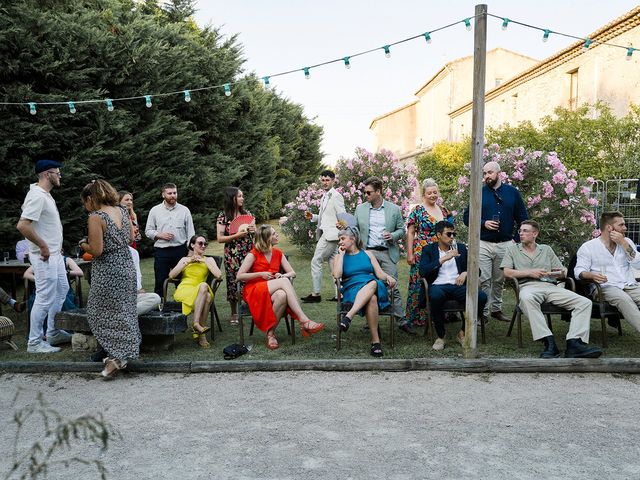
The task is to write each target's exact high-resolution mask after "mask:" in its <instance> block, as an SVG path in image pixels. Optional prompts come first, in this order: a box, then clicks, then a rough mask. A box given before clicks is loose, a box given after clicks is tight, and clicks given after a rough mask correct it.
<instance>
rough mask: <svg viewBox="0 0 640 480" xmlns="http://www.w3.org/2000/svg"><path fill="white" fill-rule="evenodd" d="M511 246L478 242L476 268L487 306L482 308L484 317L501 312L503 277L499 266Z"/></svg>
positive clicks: (503, 243) (506, 243)
mask: <svg viewBox="0 0 640 480" xmlns="http://www.w3.org/2000/svg"><path fill="white" fill-rule="evenodd" d="M512 244H513V240H509V241H508V242H500V243H491V242H485V241H484V240H480V255H479V256H478V266H479V267H480V290H482V291H483V292H484V293H486V294H487V305H486V306H485V307H484V312H483V313H484V315H488V314H489V312H491V313H493V312H500V311H502V290H503V286H504V275H503V274H502V270H500V264H501V263H502V259H503V258H504V254H505V253H506V252H507V248H509V246H510V245H512Z"/></svg>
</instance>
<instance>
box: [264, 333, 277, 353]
mask: <svg viewBox="0 0 640 480" xmlns="http://www.w3.org/2000/svg"><path fill="white" fill-rule="evenodd" d="M278 347H280V345H279V344H278V339H277V338H276V334H275V333H267V348H268V349H269V350H275V349H277V348H278Z"/></svg>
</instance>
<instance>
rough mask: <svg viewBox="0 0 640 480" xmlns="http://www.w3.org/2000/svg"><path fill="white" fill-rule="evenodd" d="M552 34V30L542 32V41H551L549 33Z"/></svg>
mask: <svg viewBox="0 0 640 480" xmlns="http://www.w3.org/2000/svg"><path fill="white" fill-rule="evenodd" d="M550 34H551V30H547V29H545V31H544V33H543V34H542V41H543V42H547V41H549V35H550Z"/></svg>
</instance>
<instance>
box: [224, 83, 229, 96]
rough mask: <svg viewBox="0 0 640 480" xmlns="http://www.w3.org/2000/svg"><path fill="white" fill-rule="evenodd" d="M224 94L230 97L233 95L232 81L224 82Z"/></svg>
mask: <svg viewBox="0 0 640 480" xmlns="http://www.w3.org/2000/svg"><path fill="white" fill-rule="evenodd" d="M224 94H225V95H226V96H227V97H230V96H231V84H230V83H225V84H224Z"/></svg>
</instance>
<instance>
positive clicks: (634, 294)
mask: <svg viewBox="0 0 640 480" xmlns="http://www.w3.org/2000/svg"><path fill="white" fill-rule="evenodd" d="M602 294H603V295H604V299H605V300H606V301H607V302H609V303H610V304H611V305H613V306H614V307H616V308H617V309H618V310H620V313H622V316H623V317H624V318H625V320H627V321H628V322H629V323H630V324H631V325H632V326H633V328H635V329H636V330H637V331H638V332H640V310H639V309H640V285H632V286H629V287H624V289H622V288H618V287H611V286H609V287H604V288H603V289H602Z"/></svg>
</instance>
